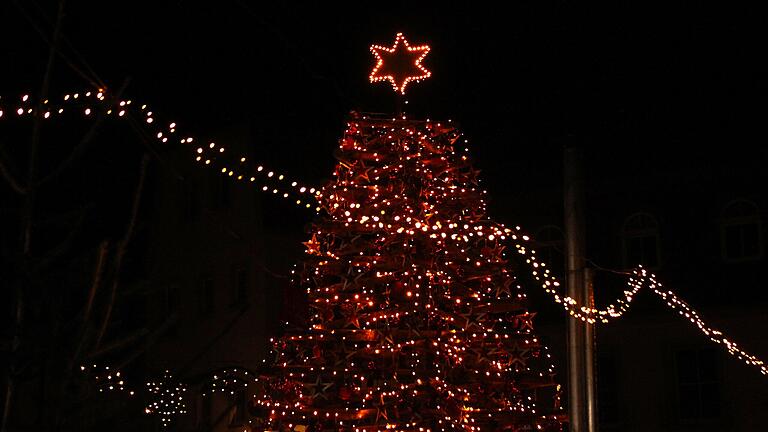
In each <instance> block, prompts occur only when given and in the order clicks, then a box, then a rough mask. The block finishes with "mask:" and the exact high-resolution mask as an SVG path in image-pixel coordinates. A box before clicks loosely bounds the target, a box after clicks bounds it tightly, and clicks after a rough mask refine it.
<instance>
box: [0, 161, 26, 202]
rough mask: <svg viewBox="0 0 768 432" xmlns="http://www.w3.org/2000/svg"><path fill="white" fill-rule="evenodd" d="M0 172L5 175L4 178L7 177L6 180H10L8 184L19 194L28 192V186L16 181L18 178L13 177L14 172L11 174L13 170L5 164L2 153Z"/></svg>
mask: <svg viewBox="0 0 768 432" xmlns="http://www.w3.org/2000/svg"><path fill="white" fill-rule="evenodd" d="M0 174H2V175H3V178H5V181H7V182H8V185H9V186H10V187H11V189H13V191H14V192H16V193H17V194H19V195H24V194H26V193H27V188H25V187H24V186H22V185H21V184H19V182H18V181H16V178H14V177H13V174H11V171H10V170H9V169H8V167H6V166H5V162H3V157H2V155H0Z"/></svg>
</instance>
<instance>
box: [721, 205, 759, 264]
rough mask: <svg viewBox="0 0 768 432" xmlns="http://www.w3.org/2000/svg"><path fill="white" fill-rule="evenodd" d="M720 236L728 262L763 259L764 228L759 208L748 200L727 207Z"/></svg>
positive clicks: (724, 211) (724, 255)
mask: <svg viewBox="0 0 768 432" xmlns="http://www.w3.org/2000/svg"><path fill="white" fill-rule="evenodd" d="M720 236H721V244H722V252H723V259H725V260H726V261H732V262H733V261H747V260H753V259H760V258H762V256H763V241H762V240H763V239H762V227H761V226H760V212H759V210H758V208H757V206H756V205H755V204H754V203H752V202H749V201H746V200H736V201H733V202H731V203H729V204H728V205H727V206H725V209H724V210H723V216H722V222H721V228H720Z"/></svg>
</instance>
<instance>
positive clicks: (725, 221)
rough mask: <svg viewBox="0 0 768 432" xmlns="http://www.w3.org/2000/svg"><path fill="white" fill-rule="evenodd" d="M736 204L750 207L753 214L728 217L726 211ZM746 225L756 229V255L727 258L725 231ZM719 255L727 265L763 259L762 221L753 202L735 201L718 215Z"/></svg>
mask: <svg viewBox="0 0 768 432" xmlns="http://www.w3.org/2000/svg"><path fill="white" fill-rule="evenodd" d="M738 204H746V205H748V206H749V207H751V209H752V210H754V212H753V213H752V214H750V215H747V216H728V215H727V213H728V210H729V209H731V208H733V207H734V206H736V205H738ZM748 225H754V226H755V227H756V228H757V239H756V240H755V241H756V243H757V254H755V255H749V256H746V255H742V256H738V257H734V256H729V255H728V246H727V245H728V241H727V240H728V235H727V231H728V228H731V227H736V226H748ZM741 240H742V242H741V249H742V251H743V250H744V242H743V239H741ZM720 255H721V257H722V259H723V261H725V262H727V263H740V262H748V261H758V260H761V259H763V257H764V256H765V248H764V246H763V227H762V221H761V218H760V208H759V207H758V206H757V204H756V203H754V202H753V201H749V200H746V199H741V198H740V199H735V200H732V201H730V202H728V204H726V205H725V206H724V207H723V211H722V212H721V214H720Z"/></svg>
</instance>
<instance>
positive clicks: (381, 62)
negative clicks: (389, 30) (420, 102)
mask: <svg viewBox="0 0 768 432" xmlns="http://www.w3.org/2000/svg"><path fill="white" fill-rule="evenodd" d="M371 49H372V51H373V52H374V54H375V55H376V58H377V60H378V64H377V65H376V67H375V68H374V71H373V73H372V74H371V76H370V78H371V81H380V80H389V81H391V83H392V85H393V87H394V88H395V90H396V91H398V92H400V93H403V92H404V91H405V87H406V86H407V84H408V83H409V82H413V81H418V80H419V79H423V78H427V77H429V75H430V73H429V71H427V70H426V69H425V68H424V66H422V65H421V63H420V62H421V60H422V59H423V57H424V56H425V55H426V53H427V52H428V51H429V48H428V47H426V46H421V47H410V46H409V45H408V43H407V41H406V40H405V38H404V37H403V36H402V35H400V34H398V36H397V39H396V41H395V44H394V46H393V47H391V48H385V47H378V46H374V47H372V48H371ZM404 56H405V57H409V56H410V57H411V61H410V63H409V62H403V61H402V57H404ZM395 57H399V58H400V59H401V61H400V62H399V64H401V65H403V64H406V65H410V69H411V70H410V71H409V70H403V68H402V67H388V64H387V62H388V61H389V60H390V59H394V58H395ZM336 156H337V159H338V164H337V166H336V168H335V170H334V179H333V180H332V181H331V182H330V183H329V184H328V185H326V186H325V187H324V188H322V190H321V192H320V193H319V195H318V196H317V198H318V200H319V203H320V206H321V207H322V209H323V210H324V212H323V216H321V217H320V218H319V220H317V221H316V222H315V223H314V225H313V226H312V229H311V239H310V240H309V241H307V242H306V243H305V245H306V247H307V250H306V252H307V254H308V255H309V256H308V258H307V259H306V260H305V262H304V263H303V268H301V269H300V270H299V271H297V272H296V274H295V276H296V280H295V282H296V283H298V284H299V285H300V286H301V287H302V288H305V289H306V291H307V294H308V298H309V303H310V307H311V322H310V323H309V328H306V329H303V330H302V331H298V332H292V333H289V334H287V335H285V336H283V337H282V338H280V339H277V340H276V341H275V342H274V358H273V363H272V365H271V367H270V368H269V369H268V372H267V373H266V374H264V375H263V378H266V379H264V380H262V383H263V386H264V391H263V394H261V395H259V396H258V397H257V399H256V406H257V407H258V409H259V410H260V415H259V416H260V417H263V418H264V424H263V425H262V426H263V427H264V429H267V430H312V431H325V430H327V431H330V430H361V431H363V430H365V431H373V430H399V431H403V430H413V431H426V430H432V431H437V430H482V431H496V430H509V431H522V430H560V429H561V420H562V415H561V412H560V410H559V386H557V384H556V383H555V382H554V380H553V375H554V370H553V369H554V368H553V366H552V364H551V361H550V359H549V355H548V354H547V352H546V348H545V347H544V346H543V345H541V343H540V341H539V339H538V338H537V337H536V335H535V334H534V332H533V322H532V320H533V317H534V315H535V313H532V312H530V311H529V310H528V309H527V306H526V294H525V288H526V286H534V285H533V281H532V280H530V279H526V278H525V277H524V276H523V272H522V271H518V269H522V267H523V264H524V263H516V261H515V260H524V259H525V256H524V255H521V254H518V253H517V252H516V251H514V250H513V251H512V252H510V253H509V254H505V249H506V247H507V245H510V244H511V245H514V241H515V239H516V238H517V236H518V235H521V234H518V232H517V231H515V230H510V229H507V228H504V227H503V226H502V225H500V224H497V223H494V222H492V221H490V220H489V219H488V217H487V216H486V213H485V200H484V195H485V192H484V191H482V190H481V189H480V188H479V186H478V179H477V171H476V170H474V169H473V167H472V165H471V164H470V161H469V157H468V153H467V148H466V147H465V141H464V140H463V139H461V134H460V132H459V131H458V129H457V128H456V127H455V126H454V125H453V124H451V123H450V122H447V123H445V122H434V121H421V120H410V119H406V118H405V116H402V115H398V116H396V117H395V118H392V117H391V116H390V117H388V118H381V117H376V116H370V115H362V114H357V113H352V114H351V115H350V118H349V121H348V124H347V129H346V131H345V133H344V136H343V138H342V139H341V140H340V142H339V149H338V151H337V154H336ZM507 255H508V256H507ZM525 273H527V274H528V275H529V276H528V277H529V278H530V272H528V271H526V272H525Z"/></svg>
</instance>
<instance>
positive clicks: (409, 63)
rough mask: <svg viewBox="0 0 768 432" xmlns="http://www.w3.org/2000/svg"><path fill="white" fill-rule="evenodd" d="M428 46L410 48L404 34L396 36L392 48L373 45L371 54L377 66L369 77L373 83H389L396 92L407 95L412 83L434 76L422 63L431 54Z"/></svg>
mask: <svg viewBox="0 0 768 432" xmlns="http://www.w3.org/2000/svg"><path fill="white" fill-rule="evenodd" d="M429 50H430V48H429V46H428V45H420V46H410V45H409V44H408V40H407V39H406V38H405V36H404V35H403V34H402V33H398V34H397V35H396V36H395V43H394V44H393V45H392V46H391V47H384V46H381V45H372V46H371V53H373V55H374V57H376V65H375V66H374V67H373V70H372V71H371V75H370V76H369V77H368V78H369V79H370V81H371V82H372V83H374V82H378V81H389V82H390V83H392V88H393V89H394V90H395V92H398V93H400V94H403V95H404V94H405V88H406V87H407V86H408V84H409V83H411V82H419V81H421V80H424V79H427V78H429V77H430V76H432V72H430V71H429V70H427V68H425V67H424V66H423V65H422V64H421V61H422V60H423V59H424V57H426V56H427V54H429Z"/></svg>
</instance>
